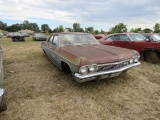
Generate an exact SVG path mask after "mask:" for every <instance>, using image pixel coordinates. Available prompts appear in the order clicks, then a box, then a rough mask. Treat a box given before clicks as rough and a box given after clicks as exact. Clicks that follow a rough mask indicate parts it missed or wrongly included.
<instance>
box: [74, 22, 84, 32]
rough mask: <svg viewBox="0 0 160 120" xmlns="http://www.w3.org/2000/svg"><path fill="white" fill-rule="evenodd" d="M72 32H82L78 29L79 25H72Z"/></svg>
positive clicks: (81, 29)
mask: <svg viewBox="0 0 160 120" xmlns="http://www.w3.org/2000/svg"><path fill="white" fill-rule="evenodd" d="M73 31H74V32H84V30H83V28H80V24H79V23H73Z"/></svg>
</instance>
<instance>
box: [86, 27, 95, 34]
mask: <svg viewBox="0 0 160 120" xmlns="http://www.w3.org/2000/svg"><path fill="white" fill-rule="evenodd" d="M85 31H86V32H89V33H93V32H94V28H93V27H88V28H85Z"/></svg>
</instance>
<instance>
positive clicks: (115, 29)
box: [110, 23, 127, 33]
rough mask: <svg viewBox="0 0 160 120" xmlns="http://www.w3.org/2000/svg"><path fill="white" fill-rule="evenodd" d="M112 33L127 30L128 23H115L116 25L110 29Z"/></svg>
mask: <svg viewBox="0 0 160 120" xmlns="http://www.w3.org/2000/svg"><path fill="white" fill-rule="evenodd" d="M110 32H111V33H123V32H127V25H124V24H123V23H119V24H118V25H115V27H112V28H111V29H110Z"/></svg>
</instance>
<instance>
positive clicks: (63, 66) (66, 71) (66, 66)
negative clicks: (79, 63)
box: [61, 61, 71, 73]
mask: <svg viewBox="0 0 160 120" xmlns="http://www.w3.org/2000/svg"><path fill="white" fill-rule="evenodd" d="M61 68H62V70H63V71H64V72H65V73H71V69H70V67H69V65H68V64H67V63H66V62H64V61H62V62H61Z"/></svg>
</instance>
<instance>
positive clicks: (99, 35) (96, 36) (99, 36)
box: [93, 34, 104, 39]
mask: <svg viewBox="0 0 160 120" xmlns="http://www.w3.org/2000/svg"><path fill="white" fill-rule="evenodd" d="M93 36H94V37H95V38H96V39H101V38H102V37H104V34H97V35H93Z"/></svg>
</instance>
